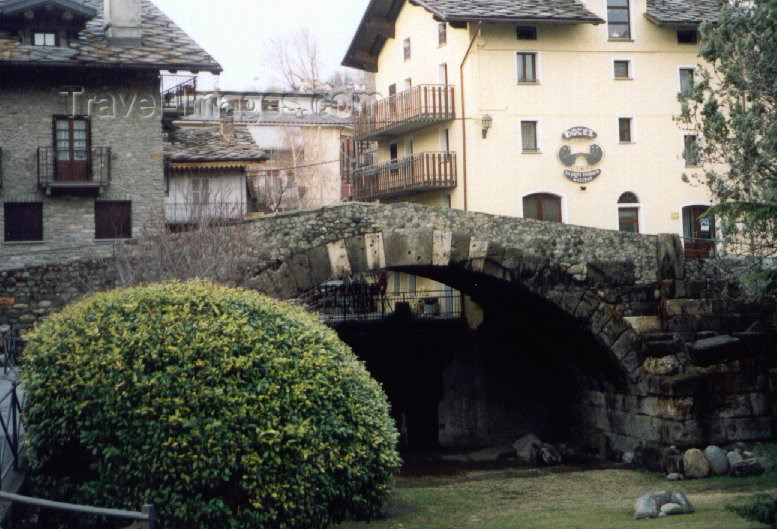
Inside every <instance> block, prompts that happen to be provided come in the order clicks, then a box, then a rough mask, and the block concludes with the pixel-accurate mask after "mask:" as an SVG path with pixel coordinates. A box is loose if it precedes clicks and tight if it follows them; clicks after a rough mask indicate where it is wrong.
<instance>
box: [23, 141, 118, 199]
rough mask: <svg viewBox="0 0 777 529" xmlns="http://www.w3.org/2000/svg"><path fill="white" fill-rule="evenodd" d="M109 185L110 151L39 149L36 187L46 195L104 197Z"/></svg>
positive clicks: (98, 149)
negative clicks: (98, 195) (95, 195)
mask: <svg viewBox="0 0 777 529" xmlns="http://www.w3.org/2000/svg"><path fill="white" fill-rule="evenodd" d="M110 181H111V148H110V147H93V148H91V149H85V150H79V149H76V150H70V151H58V150H56V149H52V148H50V147H39V148H38V187H40V189H42V190H44V191H45V192H46V194H47V195H55V194H100V195H101V194H103V193H104V192H105V190H106V189H107V188H108V185H109V184H110Z"/></svg>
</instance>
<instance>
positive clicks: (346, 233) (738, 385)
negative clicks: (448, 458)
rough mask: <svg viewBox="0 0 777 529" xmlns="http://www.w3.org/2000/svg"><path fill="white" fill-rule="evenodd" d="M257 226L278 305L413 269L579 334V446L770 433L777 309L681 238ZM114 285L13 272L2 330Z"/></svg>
mask: <svg viewBox="0 0 777 529" xmlns="http://www.w3.org/2000/svg"><path fill="white" fill-rule="evenodd" d="M224 229H235V228H224ZM243 229H246V228H245V227H243ZM247 230H248V236H249V241H250V248H249V249H248V252H247V253H248V254H250V256H251V260H252V261H251V262H252V265H251V266H250V267H249V270H247V271H246V272H245V273H244V274H243V277H241V278H239V279H238V280H237V282H238V283H239V284H241V285H243V286H246V287H248V288H251V289H255V290H258V291H261V292H264V293H266V294H268V295H270V296H273V297H276V298H281V299H291V298H296V297H298V296H299V295H300V294H301V293H304V292H306V291H309V290H310V289H311V288H314V287H316V286H318V285H320V284H322V283H324V282H326V281H327V280H329V279H331V278H334V277H340V276H343V275H346V274H358V273H360V272H370V271H377V270H394V271H404V272H407V273H412V274H415V275H418V276H423V277H427V278H430V279H434V280H438V281H440V282H443V283H446V284H448V285H450V286H452V287H454V288H456V289H457V290H460V291H461V292H462V293H463V294H465V295H466V296H468V297H470V298H472V299H473V300H474V301H475V302H476V303H479V304H481V305H482V306H483V307H484V310H485V312H486V314H488V313H489V312H490V313H492V314H495V315H499V317H501V318H502V321H504V322H505V323H506V324H507V325H510V321H509V318H510V317H514V318H520V319H521V320H522V321H523V322H524V324H525V325H524V327H525V328H526V329H528V331H527V332H530V331H531V329H542V331H541V332H544V333H547V334H548V336H547V337H546V338H547V340H548V343H551V342H553V341H554V340H557V339H558V337H559V336H558V335H564V334H568V335H571V336H573V337H574V339H573V340H571V341H567V342H565V345H563V347H561V348H565V350H564V351H562V356H563V362H565V363H568V364H569V365H570V366H573V367H572V368H571V369H572V371H574V377H575V380H576V381H577V382H576V388H575V391H574V393H573V394H571V395H573V396H571V397H570V398H569V399H568V401H567V403H566V405H567V406H568V408H569V409H570V410H574V412H573V413H570V414H569V416H568V418H566V419H565V420H574V421H575V422H576V424H575V425H574V428H573V430H574V431H575V432H576V435H577V437H578V439H576V441H578V442H581V443H582V444H585V445H587V446H590V447H592V448H593V449H595V450H598V451H600V452H602V453H606V452H608V451H630V450H633V449H634V447H635V446H636V445H637V444H639V443H656V444H662V445H670V444H674V445H678V446H691V445H697V446H698V445H704V444H705V443H726V442H733V441H756V440H764V439H771V438H772V434H773V431H774V430H773V428H774V427H775V421H774V418H775V410H776V409H777V408H775V405H776V404H777V362H776V361H775V360H774V358H773V356H774V355H773V352H774V350H775V335H774V315H773V311H772V312H769V307H767V306H765V305H763V304H760V303H757V302H755V301H754V300H752V299H749V298H748V296H747V294H746V291H745V289H743V288H742V287H741V286H740V285H739V284H738V282H737V278H736V277H735V276H733V275H731V274H730V273H726V272H725V270H724V269H723V268H724V267H722V266H720V265H719V264H718V263H715V262H707V261H689V262H686V261H685V258H684V253H683V250H682V244H681V242H680V240H679V238H678V237H676V236H672V235H659V236H646V235H636V234H628V233H620V232H616V231H606V230H597V229H591V228H583V227H578V226H569V225H562V224H555V223H545V222H538V221H533V220H526V219H516V218H509V217H497V216H491V215H485V214H479V213H469V212H462V211H459V210H452V209H439V208H429V207H424V206H419V205H412V204H395V205H378V204H361V203H351V204H347V205H341V206H336V207H331V208H326V209H322V210H316V211H305V212H296V213H290V214H283V215H277V216H271V217H266V218H263V219H260V220H257V221H255V222H252V223H251V224H250V225H248V226H247ZM85 269H86V270H88V271H89V273H87V274H85V273H84V270H85ZM76 276H77V277H79V278H81V281H80V282H74V283H73V285H74V286H73V288H70V289H65V290H64V291H62V292H59V293H57V292H56V287H55V286H54V285H55V284H57V283H59V284H61V281H62V277H76ZM84 277H94V278H95V279H94V284H92V285H88V284H87V285H85V284H84V283H83V281H82V279H83V278H84ZM115 280H116V278H115V277H112V274H111V271H110V265H108V264H106V260H103V261H94V260H88V261H83V262H71V263H67V264H49V265H41V266H38V267H33V268H28V269H25V270H7V271H2V272H0V286H1V287H2V290H0V298H4V299H6V300H8V299H13V298H15V297H16V298H19V299H21V301H22V302H21V303H18V301H19V299H17V303H16V304H15V305H21V306H22V308H21V309H19V310H16V309H13V308H9V306H10V307H14V306H15V305H8V304H6V306H5V308H4V306H3V305H0V325H1V324H3V323H4V320H5V322H13V321H15V320H17V321H21V322H22V323H24V322H30V321H32V320H34V319H35V318H37V317H39V316H41V315H43V314H44V313H45V312H47V311H48V310H50V308H56V307H58V306H61V305H63V304H65V303H67V302H70V301H72V299H74V298H76V297H78V296H80V295H81V294H82V293H83V292H85V291H88V290H98V289H101V288H107V287H110V286H112V283H113V282H115ZM76 283H77V285H76ZM44 297H45V298H47V300H45V301H41V299H42V298H44ZM42 303H45V305H42ZM25 312H27V313H26V314H22V313H25ZM29 313H32V315H30V314H29ZM20 314H21V315H20ZM505 314H507V316H505ZM542 339H545V337H542ZM542 339H540V340H539V341H538V342H537V343H542ZM570 344H571V345H570ZM549 347H550V346H549ZM554 347H555V348H556V349H559V348H560V346H559V345H558V343H556V345H555V346H554ZM537 354H539V355H541V354H543V352H542V351H537Z"/></svg>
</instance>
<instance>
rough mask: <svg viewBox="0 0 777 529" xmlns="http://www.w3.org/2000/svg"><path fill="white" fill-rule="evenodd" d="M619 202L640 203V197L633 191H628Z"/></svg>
mask: <svg viewBox="0 0 777 529" xmlns="http://www.w3.org/2000/svg"><path fill="white" fill-rule="evenodd" d="M618 204H639V198H638V197H637V195H635V194H634V193H632V192H631V191H627V192H625V193H623V194H622V195H621V197H620V198H619V199H618Z"/></svg>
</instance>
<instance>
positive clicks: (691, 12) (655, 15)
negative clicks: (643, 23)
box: [645, 0, 721, 26]
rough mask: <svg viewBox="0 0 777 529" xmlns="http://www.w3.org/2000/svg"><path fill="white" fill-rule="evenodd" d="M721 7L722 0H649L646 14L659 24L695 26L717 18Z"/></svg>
mask: <svg viewBox="0 0 777 529" xmlns="http://www.w3.org/2000/svg"><path fill="white" fill-rule="evenodd" d="M720 7H721V2H720V0H647V13H645V16H647V17H648V19H650V20H651V21H653V22H655V23H656V24H658V25H659V26H664V25H666V26H682V25H693V26H695V25H698V24H701V23H702V22H705V21H707V20H714V19H716V18H717V17H718V15H719V14H720Z"/></svg>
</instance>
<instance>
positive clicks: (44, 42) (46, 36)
mask: <svg viewBox="0 0 777 529" xmlns="http://www.w3.org/2000/svg"><path fill="white" fill-rule="evenodd" d="M32 43H33V44H34V45H35V46H47V47H54V46H56V45H57V35H56V33H35V34H33V37H32Z"/></svg>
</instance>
